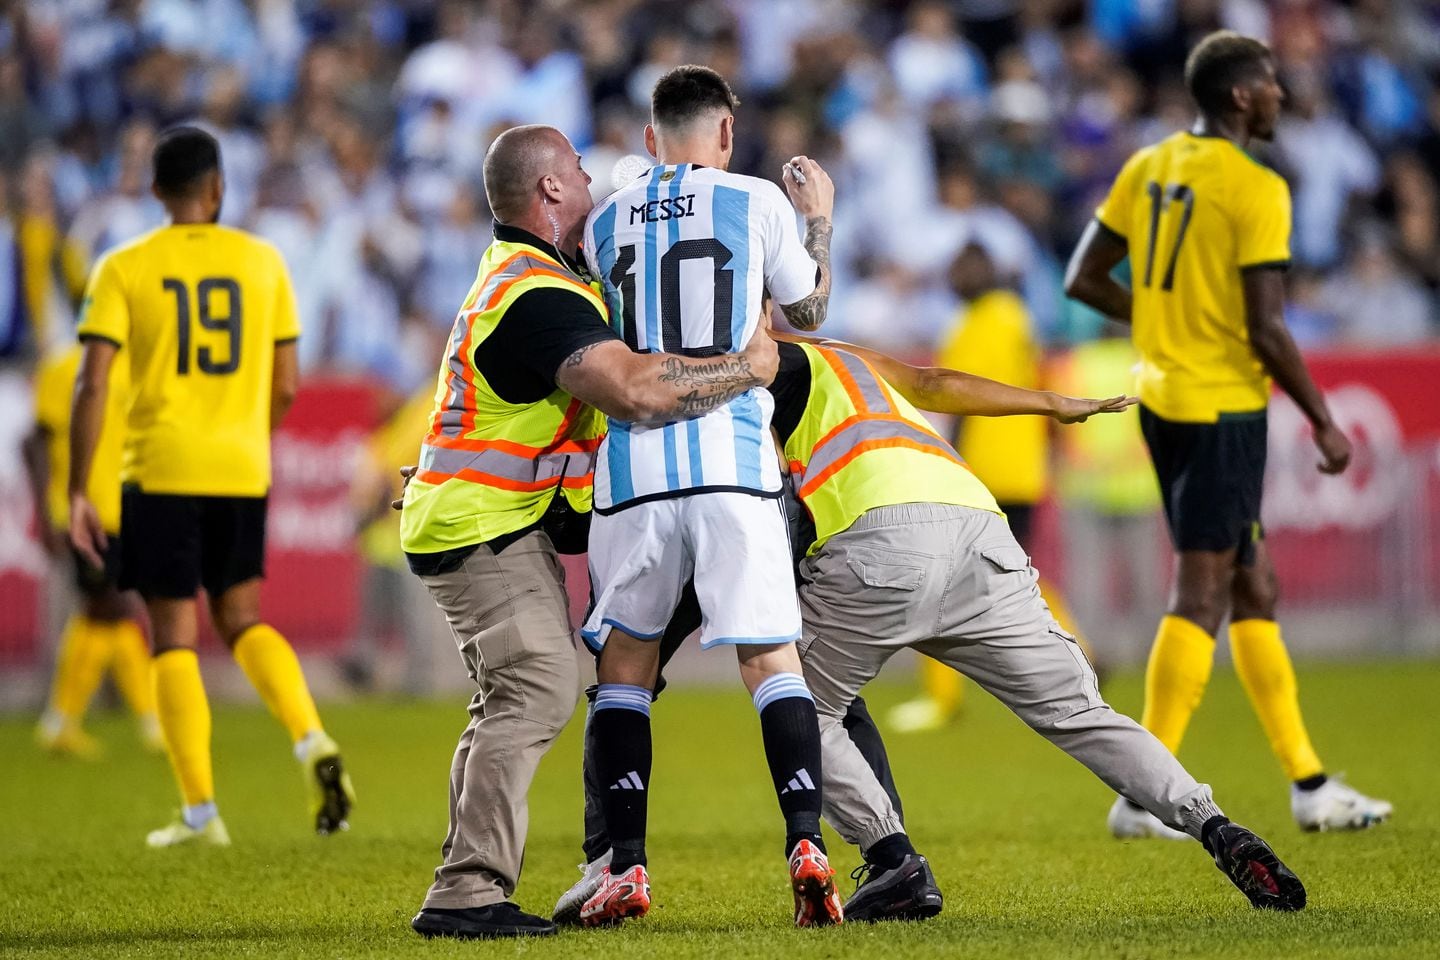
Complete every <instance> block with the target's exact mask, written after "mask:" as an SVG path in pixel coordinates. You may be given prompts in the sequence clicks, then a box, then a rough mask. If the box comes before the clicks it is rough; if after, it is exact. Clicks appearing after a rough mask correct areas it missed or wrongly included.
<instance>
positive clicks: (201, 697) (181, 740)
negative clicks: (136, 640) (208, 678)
mask: <svg viewBox="0 0 1440 960" xmlns="http://www.w3.org/2000/svg"><path fill="white" fill-rule="evenodd" d="M154 672H155V705H156V708H157V709H158V711H159V714H160V729H161V730H162V731H163V732H164V734H165V752H166V753H167V754H169V756H170V768H171V769H172V770H174V771H175V779H176V780H178V781H179V782H180V795H181V796H182V797H184V798H185V804H186V806H195V805H196V804H200V803H208V802H210V801H212V800H214V799H215V777H214V773H213V772H212V770H211V767H210V701H209V700H207V699H206V698H205V684H204V682H202V681H201V679H200V660H199V658H197V657H196V656H195V651H194V650H167V651H165V652H164V653H162V654H160V655H159V656H157V657H156V658H155V671H154Z"/></svg>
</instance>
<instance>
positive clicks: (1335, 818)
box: [1290, 777, 1395, 830]
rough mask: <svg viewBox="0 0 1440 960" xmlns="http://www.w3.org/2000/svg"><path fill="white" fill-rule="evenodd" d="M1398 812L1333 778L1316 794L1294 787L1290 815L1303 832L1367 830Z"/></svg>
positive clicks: (1387, 802) (1319, 788)
mask: <svg viewBox="0 0 1440 960" xmlns="http://www.w3.org/2000/svg"><path fill="white" fill-rule="evenodd" d="M1394 810H1395V808H1394V807H1393V806H1391V805H1390V802H1389V801H1388V800H1376V799H1375V798H1374V797H1367V796H1365V794H1363V793H1361V792H1360V791H1359V790H1356V789H1355V788H1354V787H1351V786H1349V785H1348V784H1346V783H1345V782H1344V781H1343V780H1341V779H1340V778H1339V777H1330V778H1328V779H1327V780H1326V781H1325V782H1324V783H1323V784H1321V785H1320V786H1318V787H1316V788H1315V789H1314V790H1301V789H1300V788H1299V787H1297V786H1295V785H1294V784H1291V785H1290V812H1291V813H1292V814H1293V815H1294V816H1295V822H1296V823H1298V824H1300V829H1302V830H1364V829H1366V828H1368V827H1373V826H1375V825H1376V824H1377V823H1383V822H1384V821H1385V820H1388V819H1389V818H1390V814H1391V813H1393V812H1394Z"/></svg>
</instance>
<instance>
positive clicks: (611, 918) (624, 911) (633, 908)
mask: <svg viewBox="0 0 1440 960" xmlns="http://www.w3.org/2000/svg"><path fill="white" fill-rule="evenodd" d="M649 911H650V875H649V874H648V873H646V872H645V868H644V866H642V865H641V864H638V863H637V864H635V866H633V867H631V868H630V869H629V870H626V871H625V872H624V873H622V874H620V876H618V877H617V876H615V875H614V874H612V873H611V872H610V867H609V866H606V867H603V868H602V869H601V871H600V884H599V886H598V887H597V888H596V890H595V893H594V894H593V895H591V897H590V899H588V900H586V901H585V904H584V906H582V907H581V908H580V922H581V923H583V924H585V926H587V927H604V926H612V925H614V924H617V923H619V922H620V921H622V920H624V919H626V918H627V917H636V918H639V917H643V916H645V914H646V913H648V912H649Z"/></svg>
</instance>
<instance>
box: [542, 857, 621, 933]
mask: <svg viewBox="0 0 1440 960" xmlns="http://www.w3.org/2000/svg"><path fill="white" fill-rule="evenodd" d="M613 856H614V851H613V850H606V851H605V852H604V853H602V854H601V855H600V856H598V857H596V858H595V859H594V860H591V861H590V862H589V863H582V864H580V873H581V877H580V879H579V880H577V881H575V885H574V886H573V887H571V888H570V889H569V890H566V891H565V892H564V893H562V894H561V895H560V899H559V900H556V901H555V912H554V913H553V914H551V916H550V918H551V919H552V920H554V921H555V922H556V923H557V924H572V923H579V922H580V908H581V907H583V906H585V901H587V900H589V899H590V898H591V897H593V896H595V891H596V890H599V889H600V879H601V877H602V876H604V873H605V868H606V867H608V866H610V860H611V858H612V857H613Z"/></svg>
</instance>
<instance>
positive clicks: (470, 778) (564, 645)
mask: <svg viewBox="0 0 1440 960" xmlns="http://www.w3.org/2000/svg"><path fill="white" fill-rule="evenodd" d="M420 579H421V580H422V581H424V583H425V586H426V587H428V588H429V589H430V594H431V596H433V597H434V598H435V602H436V603H437V604H438V605H439V606H440V609H441V610H443V611H444V612H445V617H446V619H447V620H449V621H450V629H451V630H452V631H453V632H454V634H455V642H456V643H457V644H458V645H459V647H460V656H461V658H462V659H463V660H464V661H465V669H466V670H467V671H468V672H469V674H470V678H471V679H472V680H474V681H475V683H476V686H477V687H478V688H479V689H478V690H476V692H475V696H474V698H473V699H472V700H471V701H470V723H469V724H468V725H467V726H466V727H465V732H464V733H462V734H460V742H459V744H458V745H457V746H456V748H455V758H454V760H453V761H452V762H451V765H450V830H449V832H448V833H447V834H446V835H445V844H444V846H443V847H441V851H440V852H441V855H442V857H443V861H444V862H442V863H441V864H440V866H439V867H438V868H436V870H435V882H434V883H433V884H432V885H431V886H430V891H429V893H428V894H426V896H425V906H426V907H441V908H449V909H455V908H460V907H482V906H485V905H486V904H490V903H497V902H499V901H501V900H505V899H507V898H508V897H510V896H511V895H512V894H513V893H514V892H515V884H516V882H518V881H519V879H520V865H521V863H522V862H523V861H524V858H525V832H526V829H527V828H528V826H529V821H530V808H529V802H528V794H529V792H530V781H531V780H533V779H534V777H535V768H536V767H537V766H539V764H540V758H541V757H543V756H544V755H545V751H546V750H548V749H550V744H551V743H553V742H554V740H555V738H556V737H557V736H559V734H560V731H561V730H563V729H564V727H565V724H566V723H568V722H569V720H570V717H571V715H573V714H574V712H575V704H576V701H577V700H578V699H579V695H580V667H579V664H578V662H577V661H576V654H575V642H574V640H573V639H572V634H571V631H570V604H569V600H568V599H567V597H566V595H565V571H564V568H563V567H561V566H560V562H559V560H558V559H557V558H556V556H555V548H554V546H553V545H552V544H551V543H550V538H549V537H548V536H546V535H545V534H544V533H541V532H538V531H537V532H534V533H528V534H526V535H525V536H523V537H521V538H520V539H519V540H516V541H515V542H514V543H512V544H510V545H509V546H507V547H505V548H504V549H503V550H502V551H501V552H500V553H498V554H497V553H494V552H493V551H491V549H490V548H489V547H487V546H483V545H482V546H480V547H479V548H477V549H476V550H475V552H474V553H472V554H470V556H468V557H466V558H465V562H464V563H463V564H462V565H461V566H460V567H459V569H457V570H454V571H452V572H450V573H444V574H440V575H438V576H424V577H421V578H420Z"/></svg>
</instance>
